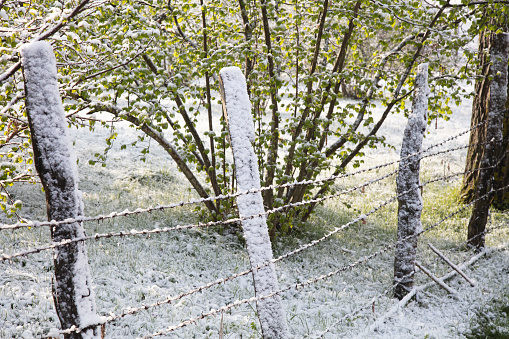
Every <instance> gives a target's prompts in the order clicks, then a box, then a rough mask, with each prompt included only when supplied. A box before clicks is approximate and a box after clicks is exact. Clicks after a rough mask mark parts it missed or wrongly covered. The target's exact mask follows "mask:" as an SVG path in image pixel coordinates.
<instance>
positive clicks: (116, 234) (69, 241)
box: [0, 165, 497, 261]
mask: <svg viewBox="0 0 509 339" xmlns="http://www.w3.org/2000/svg"><path fill="white" fill-rule="evenodd" d="M495 166H497V165H494V166H488V167H485V168H478V169H474V170H469V171H464V172H457V173H453V174H450V175H447V176H442V177H439V178H435V179H432V180H428V181H427V182H425V183H423V184H421V185H420V187H424V186H426V185H428V184H431V183H433V182H438V181H445V180H448V179H450V178H452V177H455V176H458V175H464V174H466V173H471V172H476V171H480V170H483V169H490V168H494V167H495ZM397 171H398V170H395V171H393V172H390V173H388V174H386V175H383V176H381V177H379V178H376V179H373V180H370V181H367V182H365V183H363V184H361V185H358V186H354V187H352V188H349V189H346V190H342V191H340V192H337V193H335V194H332V195H328V196H325V197H321V198H316V199H310V200H306V201H300V202H295V203H291V204H287V205H284V206H280V207H276V208H273V209H271V210H268V211H264V212H261V213H258V214H254V215H250V216H244V217H237V218H232V219H228V220H220V221H209V222H207V223H198V224H188V225H178V226H175V227H163V228H155V229H152V230H142V231H138V230H134V229H133V230H131V231H120V232H111V233H96V234H95V235H91V236H83V237H79V238H74V239H65V240H62V241H61V242H58V243H53V244H51V245H47V246H43V247H39V248H35V249H31V250H26V251H22V252H18V253H15V254H12V255H8V254H6V253H3V254H1V256H0V261H5V260H11V259H14V258H16V257H21V256H26V255H29V254H35V253H39V252H42V251H45V250H50V249H54V248H57V247H61V246H65V245H69V244H72V243H77V242H81V241H88V240H98V239H103V238H114V237H124V236H139V235H150V234H160V233H168V232H171V231H181V230H186V229H192V228H208V227H212V226H218V225H228V224H233V223H239V222H242V221H244V220H249V219H255V218H259V217H264V216H267V215H270V214H273V213H277V212H280V211H284V210H286V209H288V207H299V206H305V205H308V204H311V203H319V202H323V201H325V200H328V199H332V198H336V197H339V196H341V195H344V194H347V193H351V192H353V191H355V190H358V189H361V188H363V187H367V186H369V185H371V184H373V183H375V182H378V181H381V180H383V179H385V178H387V177H389V176H392V175H394V174H395V173H397ZM409 191H410V190H408V191H404V192H402V193H400V194H398V195H396V196H393V197H392V198H391V199H389V200H387V201H385V202H384V203H382V204H380V205H379V206H378V207H377V208H374V209H372V210H371V211H370V212H368V213H367V214H364V215H361V216H358V217H357V218H355V219H354V220H352V221H350V222H349V223H347V224H345V225H343V226H342V227H340V228H338V229H337V230H334V231H332V232H330V233H329V234H328V235H326V236H325V237H324V238H323V240H325V239H327V238H329V237H330V236H332V235H333V234H335V233H337V232H339V231H340V230H342V229H344V228H346V227H348V226H350V225H351V224H353V223H355V222H358V221H361V220H362V219H364V218H366V217H367V216H369V215H371V214H373V213H375V212H376V211H378V210H379V209H380V208H383V207H385V206H386V205H388V204H389V203H391V202H393V201H395V200H396V199H397V198H398V197H400V196H403V195H405V194H407V193H408V192H409ZM318 240H320V242H321V241H323V240H321V239H318ZM318 240H315V242H318ZM310 246H314V243H313V244H312V245H310Z"/></svg>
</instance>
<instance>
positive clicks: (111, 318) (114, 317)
mask: <svg viewBox="0 0 509 339" xmlns="http://www.w3.org/2000/svg"><path fill="white" fill-rule="evenodd" d="M454 175H455V174H451V175H448V176H446V177H453V176H454ZM442 179H443V178H437V179H432V180H429V181H427V182H425V183H423V184H422V185H421V186H424V185H427V184H430V183H433V182H437V181H441V180H442ZM507 187H509V185H508V186H507ZM505 188H506V187H504V188H501V189H500V190H503V189H505ZM409 191H410V190H408V191H404V192H402V193H401V194H400V195H404V194H407V193H408V192H409ZM400 195H397V196H394V197H392V198H391V199H389V200H387V201H385V202H384V203H382V204H380V205H379V206H377V207H375V208H373V209H372V210H371V211H369V212H368V213H366V214H363V215H361V216H359V217H357V218H355V219H353V220H352V221H350V222H348V223H346V224H344V225H342V226H340V227H336V228H335V229H334V230H332V231H331V232H329V233H328V234H326V235H324V236H323V237H322V238H320V239H316V240H313V241H312V242H310V243H308V244H305V245H303V246H301V247H299V248H297V249H295V250H293V251H290V252H287V253H286V254H284V255H281V256H279V257H278V258H275V259H272V260H270V261H267V262H265V263H263V264H261V265H258V266H256V267H254V268H251V269H249V270H246V271H244V272H240V273H237V274H234V275H232V276H229V277H226V278H223V279H219V280H216V281H214V282H211V283H208V284H206V285H202V286H200V287H197V288H195V289H193V290H191V291H188V292H185V293H181V294H179V295H177V296H174V297H170V298H168V299H165V300H161V301H158V302H156V303H153V304H150V305H142V306H141V307H138V308H130V309H129V310H128V311H126V312H123V313H121V314H118V315H114V314H113V315H110V316H109V317H105V318H104V319H103V320H104V322H101V323H97V324H93V325H90V326H91V327H93V326H98V325H101V324H103V323H108V322H112V321H115V320H117V319H120V318H122V317H124V316H126V315H132V314H135V313H138V312H140V311H143V310H147V309H149V308H153V307H156V306H161V305H163V304H170V303H172V302H173V301H176V300H179V299H182V298H183V297H186V296H189V295H192V294H195V293H197V292H201V291H203V290H205V289H208V288H211V287H213V286H216V285H219V284H222V283H224V282H227V281H229V280H233V279H235V278H238V277H240V276H243V275H247V274H249V273H251V272H253V271H255V270H259V269H261V268H263V267H265V266H268V265H270V264H274V263H277V262H279V261H281V260H284V259H286V258H288V257H290V256H293V255H295V254H297V253H299V252H302V251H304V250H306V249H308V248H311V247H313V246H315V245H317V244H318V243H320V242H323V241H325V240H326V239H328V238H330V237H331V236H332V235H334V234H336V233H338V232H339V231H341V230H343V229H345V228H347V227H349V226H351V225H352V224H354V223H355V222H358V221H360V220H362V219H363V218H365V217H367V216H369V215H371V214H373V213H375V212H376V211H378V210H379V209H381V208H383V207H384V206H386V205H388V204H389V203H390V202H392V201H395V200H396V199H397V198H398V197H399V196H400ZM487 195H488V194H487ZM487 195H486V196H487ZM484 197H485V196H483V197H480V198H479V199H483V198H484ZM479 199H477V200H479ZM474 202H475V201H473V202H472V204H473V203H474ZM467 207H468V206H465V207H464V208H462V209H461V210H463V209H465V208H467ZM457 213H459V211H457V212H455V213H452V214H450V215H449V216H448V217H445V218H443V219H442V220H441V221H439V222H438V223H436V224H434V225H432V226H430V227H428V228H426V229H424V230H422V232H421V233H418V234H416V235H411V236H408V237H405V238H403V239H400V240H398V241H397V242H396V244H398V243H399V242H402V241H405V240H407V239H409V238H411V237H415V236H418V235H420V234H422V233H424V232H427V231H429V230H430V229H432V228H434V227H436V226H438V225H439V224H441V223H443V222H444V221H445V220H447V219H449V218H451V217H452V216H454V215H455V214H457ZM396 244H393V245H388V246H386V248H385V250H386V251H388V250H390V249H391V248H392V247H394V246H395V245H396ZM185 326H187V325H185ZM65 331H66V332H61V333H72V332H76V331H80V329H79V328H77V327H74V328H70V329H67V330H65Z"/></svg>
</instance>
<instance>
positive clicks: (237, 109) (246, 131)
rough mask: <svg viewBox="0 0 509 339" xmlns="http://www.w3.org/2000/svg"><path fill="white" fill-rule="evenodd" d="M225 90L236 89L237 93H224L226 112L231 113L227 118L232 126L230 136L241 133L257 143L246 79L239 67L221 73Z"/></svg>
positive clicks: (229, 68) (227, 68)
mask: <svg viewBox="0 0 509 339" xmlns="http://www.w3.org/2000/svg"><path fill="white" fill-rule="evenodd" d="M219 74H220V76H221V80H222V82H223V85H222V90H223V93H224V88H235V89H237V90H236V91H230V92H228V93H224V101H223V104H224V105H225V108H226V111H227V112H230V114H229V116H228V117H226V119H227V120H228V125H229V126H230V136H231V135H232V134H234V133H235V131H237V130H238V131H239V133H241V134H243V135H244V136H247V138H248V140H249V141H250V142H254V141H255V130H254V126H253V124H252V121H253V117H252V115H251V102H250V101H249V95H248V94H247V86H246V78H245V77H244V74H242V71H241V70H240V68H238V67H225V68H223V69H221V71H219Z"/></svg>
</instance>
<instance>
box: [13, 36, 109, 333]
mask: <svg viewBox="0 0 509 339" xmlns="http://www.w3.org/2000/svg"><path fill="white" fill-rule="evenodd" d="M21 56H22V62H23V72H24V77H25V93H26V98H27V110H28V112H29V117H30V121H31V127H32V129H33V130H32V131H31V132H32V134H33V138H34V139H35V137H36V138H37V147H38V150H39V152H40V161H41V168H44V169H46V171H44V173H40V175H41V174H42V175H43V176H44V180H43V182H46V183H49V185H48V186H54V187H62V186H64V187H65V188H71V190H72V188H73V187H74V190H73V192H71V197H69V196H68V195H67V194H66V192H64V191H62V190H59V189H55V190H47V191H46V194H47V196H48V198H49V200H51V208H52V211H53V212H52V216H53V218H54V219H58V220H63V219H65V218H68V217H76V216H78V215H80V214H82V213H83V203H82V197H81V192H80V191H79V190H78V182H77V181H78V169H77V166H76V155H75V153H74V151H73V148H72V144H71V142H70V139H69V138H68V136H67V128H66V125H67V123H66V121H65V112H64V108H63V105H62V100H61V98H60V93H59V91H58V81H57V78H58V75H57V67H56V59H55V56H54V54H53V48H52V47H51V45H50V44H49V43H48V42H44V41H38V42H33V43H30V44H27V45H25V46H23V48H22V50H21ZM54 173H58V174H57V175H56V176H55V175H54ZM41 179H42V178H41ZM58 181H64V183H61V182H58ZM72 195H74V196H72ZM59 227H65V228H68V233H65V234H68V235H69V237H70V236H71V235H74V236H77V237H83V236H85V231H84V228H83V225H81V224H79V223H73V224H70V225H61V226H59ZM54 240H55V241H60V240H63V239H54ZM77 248H78V250H77V254H76V261H75V262H74V263H69V264H70V265H72V267H73V269H74V272H73V273H71V274H73V284H74V293H75V295H74V299H75V304H76V306H77V313H78V314H77V318H78V321H79V323H78V324H76V325H77V326H79V327H81V328H83V327H87V326H88V325H90V324H93V323H97V322H98V321H99V320H100V317H99V315H98V314H96V312H95V309H96V306H95V298H94V293H93V290H92V288H91V287H90V284H91V282H92V279H91V276H90V269H89V265H88V259H87V252H86V248H85V244H84V243H78V244H77ZM65 250H66V249H65V248H56V249H55V258H57V257H58V258H62V259H61V260H72V259H66V258H72V256H67V254H66V253H65ZM55 285H56V288H58V281H55ZM92 332H93V331H92V330H89V331H87V333H83V334H82V335H83V337H84V338H86V337H88V338H100V336H99V334H97V336H94V335H93V334H92Z"/></svg>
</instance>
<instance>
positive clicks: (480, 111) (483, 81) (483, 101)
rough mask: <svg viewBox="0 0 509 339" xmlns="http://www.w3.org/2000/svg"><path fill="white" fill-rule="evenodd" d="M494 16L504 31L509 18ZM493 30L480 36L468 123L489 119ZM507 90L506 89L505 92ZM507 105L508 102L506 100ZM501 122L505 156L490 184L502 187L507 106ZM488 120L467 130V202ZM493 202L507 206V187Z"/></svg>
mask: <svg viewBox="0 0 509 339" xmlns="http://www.w3.org/2000/svg"><path fill="white" fill-rule="evenodd" d="M495 20H496V19H495V17H492V18H491V19H490V20H489V21H490V24H491V25H496V26H499V27H500V28H501V29H502V30H503V31H504V32H508V31H509V29H508V26H507V23H508V21H509V18H507V17H506V18H505V20H503V21H504V22H503V23H502V24H501V23H497V22H496V21H495ZM493 35H494V32H493V31H492V30H489V29H485V30H484V31H482V32H481V34H480V36H479V54H478V57H479V65H480V69H481V72H480V74H479V75H480V77H479V79H478V80H477V82H476V84H475V97H474V102H473V105H472V120H471V124H470V125H471V126H472V127H473V126H476V125H478V124H480V123H482V122H485V121H486V120H487V119H488V111H489V103H490V99H491V93H490V85H491V81H492V79H491V78H490V77H489V75H490V72H491V67H492V65H491V63H490V60H489V57H490V51H491V49H492V48H493ZM508 94H509V93H508ZM505 106H506V108H508V106H509V102H507V103H506V105H505ZM503 119H504V122H503V126H504V127H503V142H502V143H501V144H500V150H499V154H500V155H501V156H504V155H505V157H504V158H503V159H502V161H501V162H500V164H499V165H498V166H497V167H496V168H495V170H494V173H493V175H494V180H493V188H494V189H497V188H501V187H504V186H507V185H509V155H507V153H509V112H508V111H507V110H506V111H505V114H504V118H503ZM487 127H488V124H484V125H482V126H480V127H478V128H476V129H473V130H472V131H471V132H470V140H469V145H471V146H470V147H469V149H468V153H467V160H466V165H465V172H466V173H465V175H464V177H463V186H462V188H461V196H460V199H461V201H462V202H463V203H470V202H472V201H473V200H474V197H475V192H476V189H477V186H478V179H479V174H480V171H474V170H475V169H477V168H480V167H481V161H482V159H483V156H484V151H485V143H486V130H487ZM492 205H493V206H494V207H496V208H498V209H507V208H509V189H505V190H501V191H498V192H497V193H496V194H495V195H494V197H493V201H492Z"/></svg>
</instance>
